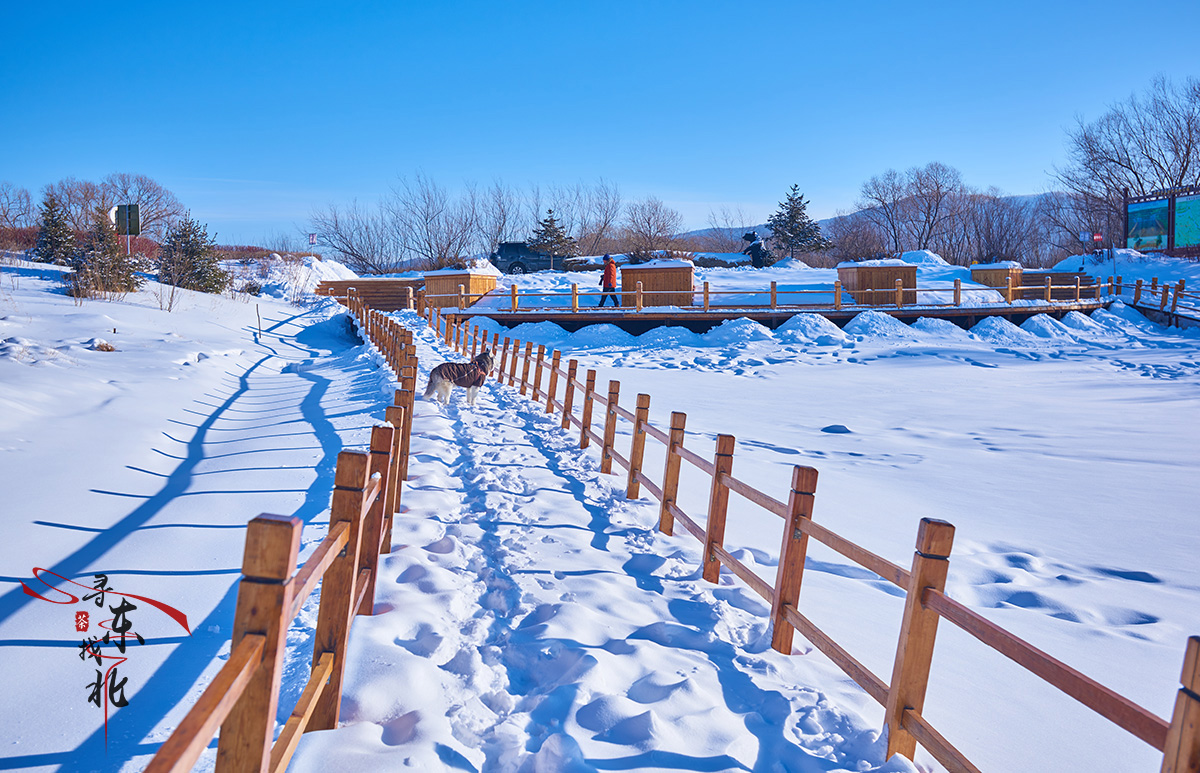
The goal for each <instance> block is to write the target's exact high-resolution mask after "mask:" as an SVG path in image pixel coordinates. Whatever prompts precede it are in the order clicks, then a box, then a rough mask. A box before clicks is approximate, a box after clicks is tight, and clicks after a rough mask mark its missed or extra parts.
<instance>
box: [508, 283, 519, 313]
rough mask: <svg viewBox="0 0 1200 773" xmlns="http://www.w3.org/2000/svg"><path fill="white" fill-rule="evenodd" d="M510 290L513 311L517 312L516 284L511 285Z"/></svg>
mask: <svg viewBox="0 0 1200 773" xmlns="http://www.w3.org/2000/svg"><path fill="white" fill-rule="evenodd" d="M509 289H510V290H511V291H512V310H513V311H516V310H517V286H516V284H511V285H509Z"/></svg>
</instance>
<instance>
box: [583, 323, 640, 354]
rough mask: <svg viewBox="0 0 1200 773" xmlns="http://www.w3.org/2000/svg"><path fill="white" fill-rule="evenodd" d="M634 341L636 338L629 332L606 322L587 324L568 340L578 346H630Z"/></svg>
mask: <svg viewBox="0 0 1200 773" xmlns="http://www.w3.org/2000/svg"><path fill="white" fill-rule="evenodd" d="M636 341H637V339H636V338H634V337H633V336H632V335H630V334H629V333H626V332H625V331H624V330H622V329H621V328H619V327H617V326H616V325H610V324H608V323H607V322H605V323H604V324H601V325H588V326H587V327H585V328H581V329H579V330H577V331H575V332H574V333H573V334H571V336H570V342H571V343H572V344H573V345H575V346H576V347H580V348H599V347H605V346H630V345H632V344H633V343H635V342H636Z"/></svg>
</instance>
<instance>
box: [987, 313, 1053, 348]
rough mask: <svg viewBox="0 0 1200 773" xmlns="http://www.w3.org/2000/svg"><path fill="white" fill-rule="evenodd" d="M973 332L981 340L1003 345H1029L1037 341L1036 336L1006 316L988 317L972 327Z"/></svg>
mask: <svg viewBox="0 0 1200 773" xmlns="http://www.w3.org/2000/svg"><path fill="white" fill-rule="evenodd" d="M971 332H972V333H974V334H975V335H976V337H978V338H980V339H981V340H984V341H987V342H988V343H991V344H1000V345H1002V346H1029V345H1031V344H1035V343H1036V342H1037V337H1036V336H1034V335H1032V334H1030V333H1026V332H1025V331H1024V330H1022V329H1021V328H1019V327H1017V326H1016V325H1014V324H1013V323H1011V322H1009V321H1008V320H1007V319H1005V318H1004V317H988V318H987V319H985V320H983V321H982V322H980V323H979V324H978V325H976V326H975V327H973V328H971Z"/></svg>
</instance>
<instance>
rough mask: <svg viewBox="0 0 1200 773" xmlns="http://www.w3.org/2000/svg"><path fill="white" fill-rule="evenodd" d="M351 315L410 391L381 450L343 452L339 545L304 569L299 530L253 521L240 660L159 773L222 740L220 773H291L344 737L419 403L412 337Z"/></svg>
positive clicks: (217, 682)
mask: <svg viewBox="0 0 1200 773" xmlns="http://www.w3.org/2000/svg"><path fill="white" fill-rule="evenodd" d="M347 300H348V305H349V306H350V309H351V311H352V312H353V313H354V315H355V317H356V318H357V319H358V322H359V326H360V329H361V330H362V331H363V333H364V334H365V335H366V336H367V338H368V339H369V340H370V341H371V343H372V344H374V346H375V348H376V349H378V350H379V352H380V353H381V354H383V355H384V357H385V358H386V359H387V362H388V364H389V366H390V367H391V368H392V370H393V372H394V373H395V374H396V375H397V378H398V381H399V383H400V387H401V388H400V389H398V390H396V395H395V402H394V405H392V406H391V407H389V408H387V410H386V412H385V416H384V419H385V421H386V423H385V424H383V425H381V426H376V427H373V428H372V430H371V443H370V450H369V451H367V452H362V451H342V452H341V453H339V454H338V459H337V468H336V471H335V474H334V490H333V502H332V505H331V508H330V515H329V533H328V535H327V536H326V537H325V539H323V540H322V541H321V543H320V544H319V545H318V546H317V548H316V550H315V551H313V553H312V555H310V556H309V558H308V560H307V561H305V562H304V565H303V566H301V567H299V568H298V569H297V568H296V562H297V556H298V553H299V549H300V531H301V527H302V524H301V522H300V519H299V518H296V517H287V516H281V515H269V514H263V515H260V516H258V517H257V518H255V519H254V520H252V521H250V525H249V526H248V527H247V529H246V547H245V552H244V554H243V557H242V579H241V581H240V583H239V584H238V597H237V607H236V611H235V612H234V624H233V640H232V644H231V652H230V656H229V660H228V661H226V663H225V665H224V666H223V667H222V668H221V670H220V671H219V672H218V673H217V675H216V676H215V677H214V678H213V680H212V682H211V683H210V684H209V685H208V687H207V688H205V690H204V692H203V694H201V696H200V698H199V700H198V701H197V702H196V704H195V705H194V706H193V707H192V709H191V711H189V712H188V713H187V716H185V717H184V718H183V721H182V722H180V724H179V726H178V727H177V728H176V729H175V732H173V733H172V734H171V737H170V738H168V739H167V740H166V742H165V743H163V745H162V746H161V747H160V748H159V750H158V753H157V754H156V755H155V756H154V759H153V760H151V762H150V764H149V765H148V766H147V767H146V771H147V773H165V772H166V771H186V770H190V769H191V767H192V765H193V764H195V762H196V760H197V759H198V758H199V756H200V754H201V753H202V752H203V751H204V749H205V748H206V747H207V746H208V745H209V743H210V742H211V741H212V738H213V735H214V734H215V733H216V732H217V730H218V728H219V729H220V737H219V738H218V743H217V762H216V770H217V771H219V773H226V772H227V771H228V772H241V771H256V772H260V771H271V772H272V773H278V772H279V771H283V770H285V769H286V768H287V765H288V762H289V760H291V758H292V754H294V753H295V751H296V746H297V744H299V742H300V735H301V733H305V732H308V731H310V730H325V729H333V728H336V727H337V726H338V713H339V711H340V707H341V700H342V676H343V674H344V672H345V668H346V649H347V642H348V640H349V635H350V624H351V623H352V622H353V620H354V617H355V616H356V615H370V614H372V613H373V609H374V606H375V581H376V576H377V569H378V564H379V555H380V553H388V552H390V551H391V544H392V536H391V535H392V516H393V515H394V514H395V513H396V511H397V510H398V508H399V505H400V491H401V485H400V484H401V482H402V481H404V480H407V479H408V448H409V438H410V435H411V432H412V408H413V401H414V398H415V394H416V373H417V361H416V355H415V349H414V347H413V345H412V334H411V333H410V332H409V331H407V330H406V329H404V328H403V327H402V326H400V325H399V324H397V323H396V322H395V320H393V319H391V318H389V317H386V316H384V315H383V314H381V313H379V312H378V311H372V310H369V309H367V308H366V306H365V305H364V304H363V303H362V301H361V300H359V299H356V298H354V297H353V295H351V296H350V297H349V298H348V299H347ZM318 583H319V584H320V588H321V590H320V606H319V608H318V613H317V630H316V636H315V637H314V642H313V653H312V668H311V673H310V675H309V679H308V682H307V684H306V685H305V686H304V690H303V692H301V694H300V698H299V700H298V701H297V702H296V706H295V708H294V709H293V710H292V713H291V716H290V717H289V718H288V720H287V722H286V723H285V724H284V727H283V731H282V732H281V733H280V734H279V737H278V738H277V739H276V738H274V731H275V717H276V710H277V708H278V703H279V689H280V677H281V672H282V668H283V657H284V648H285V646H286V643H287V630H288V626H289V625H290V624H291V622H292V620H294V619H295V617H296V615H297V614H298V613H299V612H300V609H301V607H302V606H303V605H304V602H305V601H306V600H307V599H308V597H309V595H310V594H312V593H313V591H314V589H316V587H317V585H318Z"/></svg>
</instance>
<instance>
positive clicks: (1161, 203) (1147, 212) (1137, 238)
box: [1125, 199, 1171, 250]
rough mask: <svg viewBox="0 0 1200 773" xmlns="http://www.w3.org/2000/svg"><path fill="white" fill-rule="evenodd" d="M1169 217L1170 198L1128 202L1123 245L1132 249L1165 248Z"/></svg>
mask: <svg viewBox="0 0 1200 773" xmlns="http://www.w3.org/2000/svg"><path fill="white" fill-rule="evenodd" d="M1170 218H1171V200H1170V199H1159V200H1158V201H1141V202H1138V203H1136V204H1130V205H1129V209H1128V222H1129V225H1128V231H1127V233H1126V234H1125V246H1126V247H1128V248H1130V249H1134V250H1165V249H1167V228H1168V226H1169V225H1170Z"/></svg>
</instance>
